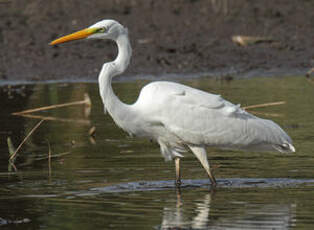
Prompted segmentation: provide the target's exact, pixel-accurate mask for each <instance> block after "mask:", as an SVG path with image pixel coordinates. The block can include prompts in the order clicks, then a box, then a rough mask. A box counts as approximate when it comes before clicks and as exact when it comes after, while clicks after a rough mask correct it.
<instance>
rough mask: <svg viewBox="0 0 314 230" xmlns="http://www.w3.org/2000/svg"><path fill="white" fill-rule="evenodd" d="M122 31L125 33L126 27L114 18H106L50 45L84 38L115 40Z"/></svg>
mask: <svg viewBox="0 0 314 230" xmlns="http://www.w3.org/2000/svg"><path fill="white" fill-rule="evenodd" d="M124 33H127V29H126V28H124V27H123V26H122V25H121V24H120V23H118V22H117V21H115V20H111V19H106V20H102V21H99V22H97V23H95V24H94V25H91V26H90V27H88V28H86V29H83V30H80V31H77V32H75V33H72V34H69V35H66V36H63V37H61V38H58V39H56V40H54V41H52V42H51V43H50V45H57V44H60V43H64V42H69V41H73V40H79V39H84V38H94V39H111V40H116V39H117V38H118V37H119V35H121V34H124Z"/></svg>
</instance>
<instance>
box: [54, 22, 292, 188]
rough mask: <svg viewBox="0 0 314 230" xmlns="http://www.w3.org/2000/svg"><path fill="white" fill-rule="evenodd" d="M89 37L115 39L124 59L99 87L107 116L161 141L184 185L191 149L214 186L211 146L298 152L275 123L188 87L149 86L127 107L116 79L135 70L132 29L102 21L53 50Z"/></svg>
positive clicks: (107, 66)
mask: <svg viewBox="0 0 314 230" xmlns="http://www.w3.org/2000/svg"><path fill="white" fill-rule="evenodd" d="M83 38H94V39H111V40H113V41H115V42H116V44H117V46H118V55H117V57H116V59H115V60H114V61H112V62H108V63H104V65H103V66H102V69H101V71H100V74H99V77H98V82H99V92H100V96H101V99H102V101H103V104H104V107H105V111H108V112H109V114H110V115H111V117H112V118H113V120H114V121H115V123H116V124H117V125H118V126H119V127H121V128H122V129H123V130H125V131H126V132H128V133H129V134H130V135H134V136H138V137H146V138H149V139H153V140H155V141H156V142H157V143H158V144H159V145H160V150H161V153H162V155H163V156H164V158H165V159H166V160H172V159H174V160H175V167H176V184H177V186H180V184H181V176H180V158H182V157H183V155H182V153H184V152H187V151H188V150H191V151H192V152H193V153H194V155H195V156H196V158H197V159H198V160H199V161H200V163H201V164H202V166H203V167H204V169H205V170H206V172H207V174H208V177H209V179H210V181H211V184H212V185H213V186H215V185H216V180H215V177H214V175H213V174H212V172H211V169H210V166H209V163H208V160H207V154H206V147H218V148H223V149H239V150H250V151H274V150H275V151H279V152H295V148H294V147H293V145H292V140H291V138H290V137H289V136H288V135H287V134H286V133H285V132H284V131H283V130H282V129H281V128H280V127H279V126H278V125H277V124H276V123H274V122H273V121H271V120H266V119H261V118H258V117H256V116H254V115H252V114H249V113H247V112H246V111H244V110H242V109H241V108H240V107H239V106H238V105H233V104H232V103H230V102H228V101H226V100H224V99H223V98H222V97H221V96H220V95H215V94H210V93H207V92H204V91H201V90H198V89H194V88H191V87H188V86H185V85H182V84H178V83H173V82H167V81H157V82H153V83H150V84H148V85H146V86H145V87H144V88H143V89H142V90H141V93H140V95H139V97H138V99H137V101H136V102H135V103H134V104H132V105H127V104H124V103H123V102H121V101H120V100H119V98H118V97H117V96H116V95H115V93H114V92H113V89H112V87H111V81H112V78H113V77H115V76H117V75H119V74H121V73H123V72H124V71H125V69H126V68H127V66H128V65H129V62H130V58H131V54H132V49H131V45H130V42H129V38H128V30H127V28H125V27H123V26H122V25H121V24H120V23H118V22H117V21H115V20H102V21H99V22H97V23H95V24H94V25H92V26H90V27H88V28H87V29H83V30H80V31H78V32H75V33H73V34H70V35H67V36H64V37H61V38H59V39H56V40H54V41H52V42H51V43H50V44H51V45H56V44H59V43H63V42H67V41H72V40H78V39H83Z"/></svg>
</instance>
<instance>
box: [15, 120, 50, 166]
mask: <svg viewBox="0 0 314 230" xmlns="http://www.w3.org/2000/svg"><path fill="white" fill-rule="evenodd" d="M43 121H44V120H41V121H40V122H38V123H37V124H36V125H35V127H34V128H33V129H32V130H31V131H30V132H29V134H28V135H27V136H26V137H25V138H24V140H23V141H22V142H21V144H20V145H19V146H18V147H17V149H16V150H15V152H14V153H13V154H12V155H11V156H10V158H9V161H10V162H13V161H14V159H15V156H16V154H17V152H18V151H19V150H20V148H21V147H22V145H23V144H24V143H25V141H26V140H27V139H28V138H29V137H30V136H31V135H32V133H33V132H34V131H35V130H36V129H37V128H38V127H39V126H40V125H41V123H43Z"/></svg>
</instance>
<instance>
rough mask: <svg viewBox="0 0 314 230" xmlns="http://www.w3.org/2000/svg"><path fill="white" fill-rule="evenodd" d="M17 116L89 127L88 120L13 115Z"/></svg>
mask: <svg viewBox="0 0 314 230" xmlns="http://www.w3.org/2000/svg"><path fill="white" fill-rule="evenodd" d="M14 115H17V116H22V117H27V118H33V119H41V120H45V121H62V122H75V123H79V124H83V125H90V121H89V120H84V119H68V118H58V117H52V116H40V115H32V114H14Z"/></svg>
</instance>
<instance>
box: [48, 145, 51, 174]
mask: <svg viewBox="0 0 314 230" xmlns="http://www.w3.org/2000/svg"><path fill="white" fill-rule="evenodd" d="M47 142H48V148H49V150H48V174H49V180H50V179H51V148H50V143H49V141H48V140H47Z"/></svg>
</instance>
